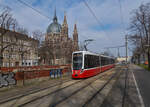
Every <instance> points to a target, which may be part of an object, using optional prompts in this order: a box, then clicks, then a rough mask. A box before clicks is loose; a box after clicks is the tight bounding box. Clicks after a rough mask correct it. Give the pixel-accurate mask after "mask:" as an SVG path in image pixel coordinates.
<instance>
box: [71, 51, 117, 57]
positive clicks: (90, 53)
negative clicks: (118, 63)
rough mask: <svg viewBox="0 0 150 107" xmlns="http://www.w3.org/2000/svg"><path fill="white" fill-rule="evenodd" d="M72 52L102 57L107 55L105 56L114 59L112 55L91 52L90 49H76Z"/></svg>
mask: <svg viewBox="0 0 150 107" xmlns="http://www.w3.org/2000/svg"><path fill="white" fill-rule="evenodd" d="M73 53H83V54H89V55H96V56H102V57H107V58H112V59H114V58H113V57H110V56H105V55H101V54H98V53H93V52H90V51H76V52H73Z"/></svg>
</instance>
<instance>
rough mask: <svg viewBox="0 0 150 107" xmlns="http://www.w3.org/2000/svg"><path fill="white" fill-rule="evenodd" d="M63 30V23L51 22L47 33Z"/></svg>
mask: <svg viewBox="0 0 150 107" xmlns="http://www.w3.org/2000/svg"><path fill="white" fill-rule="evenodd" d="M60 31H61V25H60V24H59V23H54V22H53V23H51V24H50V25H49V26H48V28H47V33H59V32H60Z"/></svg>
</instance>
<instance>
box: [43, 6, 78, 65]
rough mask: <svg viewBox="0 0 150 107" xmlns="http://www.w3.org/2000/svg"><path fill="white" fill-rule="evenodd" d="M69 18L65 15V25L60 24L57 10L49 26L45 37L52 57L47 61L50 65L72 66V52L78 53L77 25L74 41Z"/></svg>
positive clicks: (75, 26)
mask: <svg viewBox="0 0 150 107" xmlns="http://www.w3.org/2000/svg"><path fill="white" fill-rule="evenodd" d="M68 29H69V28H68V24H67V17H66V14H65V13H64V21H63V24H62V25H61V24H59V22H58V19H57V15H56V9H55V12H54V17H53V22H52V23H51V24H50V25H49V26H48V28H47V32H46V35H45V45H47V46H49V50H50V55H51V57H50V58H49V59H46V60H47V63H48V64H50V65H63V64H70V63H71V59H72V52H74V51H78V50H79V46H78V32H77V25H76V24H75V25H74V31H73V39H72V38H70V37H69V34H68Z"/></svg>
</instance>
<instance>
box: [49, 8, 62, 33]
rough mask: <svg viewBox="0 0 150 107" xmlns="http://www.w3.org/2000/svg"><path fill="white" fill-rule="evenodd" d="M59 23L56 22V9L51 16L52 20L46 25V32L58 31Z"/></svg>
mask: <svg viewBox="0 0 150 107" xmlns="http://www.w3.org/2000/svg"><path fill="white" fill-rule="evenodd" d="M60 31H61V25H60V24H59V23H58V22H57V16H56V10H55V15H54V18H53V22H52V23H51V24H50V25H49V26H48V28H47V33H60Z"/></svg>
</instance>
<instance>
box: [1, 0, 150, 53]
mask: <svg viewBox="0 0 150 107" xmlns="http://www.w3.org/2000/svg"><path fill="white" fill-rule="evenodd" d="M22 1H24V2H25V3H27V4H29V5H30V6H32V7H33V8H34V9H36V10H38V11H40V13H42V14H43V15H41V14H39V13H38V12H35V11H34V10H33V9H31V8H29V7H27V6H25V5H24V4H22V3H20V2H19V0H0V6H8V7H10V8H11V12H12V14H13V17H14V18H16V19H17V21H18V23H19V25H20V26H22V27H25V28H27V29H28V31H29V32H30V34H31V32H32V31H34V30H37V29H38V30H40V31H42V32H43V33H46V30H47V27H48V25H49V24H50V23H52V19H53V16H54V10H55V7H56V12H57V18H58V22H59V23H60V24H62V23H63V18H64V12H66V15H67V22H68V25H69V37H71V38H72V34H73V28H74V24H75V23H76V24H77V28H78V34H79V44H80V43H82V42H83V41H84V40H86V39H93V40H94V41H92V42H91V43H90V44H89V45H88V49H89V50H90V51H92V52H96V53H100V52H104V51H109V52H111V53H112V54H113V55H114V56H116V55H117V49H109V50H106V49H104V48H105V47H115V46H121V45H124V44H125V35H126V34H128V32H129V31H128V30H127V29H128V28H129V25H130V19H131V17H132V15H133V14H132V11H133V10H134V9H137V8H138V7H139V6H140V5H141V4H142V3H143V4H144V3H148V2H150V1H149V0H86V2H87V3H88V5H89V6H90V8H91V9H92V10H93V12H94V14H95V15H96V17H97V19H98V20H99V23H98V22H97V20H96V19H95V17H94V16H93V15H92V14H91V12H90V11H89V9H88V8H87V6H86V5H85V3H84V2H83V0H22ZM119 1H120V3H119ZM120 4H121V10H120ZM129 47H130V46H129ZM120 55H121V56H125V48H120ZM129 55H131V52H129Z"/></svg>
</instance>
